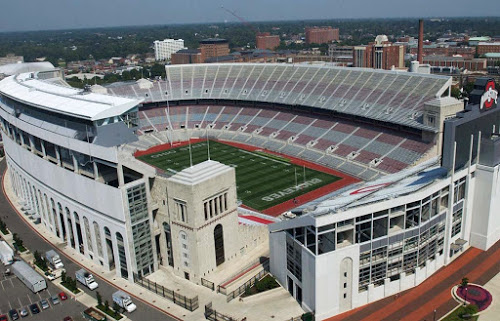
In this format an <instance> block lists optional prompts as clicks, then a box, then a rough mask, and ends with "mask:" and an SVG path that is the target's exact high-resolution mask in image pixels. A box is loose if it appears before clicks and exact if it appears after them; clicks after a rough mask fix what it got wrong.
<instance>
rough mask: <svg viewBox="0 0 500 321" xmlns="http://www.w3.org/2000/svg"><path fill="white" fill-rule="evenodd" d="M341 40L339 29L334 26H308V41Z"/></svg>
mask: <svg viewBox="0 0 500 321" xmlns="http://www.w3.org/2000/svg"><path fill="white" fill-rule="evenodd" d="M334 40H339V29H338V28H332V27H307V28H306V43H317V44H322V43H328V42H332V41H334Z"/></svg>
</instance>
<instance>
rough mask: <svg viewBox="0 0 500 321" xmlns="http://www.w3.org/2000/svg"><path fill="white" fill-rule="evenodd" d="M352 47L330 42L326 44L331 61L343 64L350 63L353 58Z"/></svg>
mask: <svg viewBox="0 0 500 321" xmlns="http://www.w3.org/2000/svg"><path fill="white" fill-rule="evenodd" d="M353 49H354V47H352V46H337V45H336V44H331V45H329V46H328V56H329V57H330V58H331V59H330V60H331V61H332V62H339V63H342V64H344V65H349V64H352V60H353Z"/></svg>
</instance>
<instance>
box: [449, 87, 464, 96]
mask: <svg viewBox="0 0 500 321" xmlns="http://www.w3.org/2000/svg"><path fill="white" fill-rule="evenodd" d="M451 96H452V97H455V98H456V99H460V98H462V93H461V92H460V89H458V88H457V87H451Z"/></svg>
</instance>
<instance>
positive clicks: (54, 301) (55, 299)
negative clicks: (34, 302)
mask: <svg viewBox="0 0 500 321" xmlns="http://www.w3.org/2000/svg"><path fill="white" fill-rule="evenodd" d="M50 301H52V305H56V304H59V297H58V296H57V295H53V296H52V297H51V298H50Z"/></svg>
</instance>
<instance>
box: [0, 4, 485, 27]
mask: <svg viewBox="0 0 500 321" xmlns="http://www.w3.org/2000/svg"><path fill="white" fill-rule="evenodd" d="M30 3H33V5H31V4H30ZM35 7H36V10H28V9H29V8H31V9H33V8H35ZM263 8H265V10H263ZM225 9H227V10H229V11H232V12H234V13H235V14H236V15H238V16H240V17H242V18H243V19H245V20H247V21H250V22H252V21H284V20H327V19H366V18H415V17H461V16H468V17H481V16H492V13H491V11H490V10H488V8H487V7H486V6H470V3H469V2H467V1H465V0H456V1H452V0H438V1H431V0H423V1H421V3H419V6H415V7H414V8H411V9H412V10H408V6H407V5H404V4H403V3H402V2H401V1H397V0H381V1H378V2H377V3H376V4H374V3H373V2H372V1H369V0H354V1H345V0H335V1H326V0H315V1H309V2H307V3H306V2H303V1H298V0H290V1H287V2H286V6H284V5H283V1H278V0H268V1H263V0H256V1H253V2H251V3H245V2H237V3H234V2H232V1H228V0H223V1H198V0H188V1H184V2H172V1H160V0H145V1H141V2H137V1H133V0H122V1H117V0H108V1H106V2H102V1H96V0H88V1H85V2H68V1H64V0H47V1H46V2H45V5H44V6H38V2H37V3H35V2H33V1H29V0H28V1H23V2H8V3H5V4H3V10H2V12H1V13H0V32H11V31H31V30H57V29H84V28H95V27H118V26H139V25H168V24H190V23H222V22H230V23H231V22H239V20H238V19H237V18H236V17H235V16H233V15H232V14H231V13H229V12H228V11H227V10H225ZM47 17H52V18H51V19H47Z"/></svg>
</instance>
